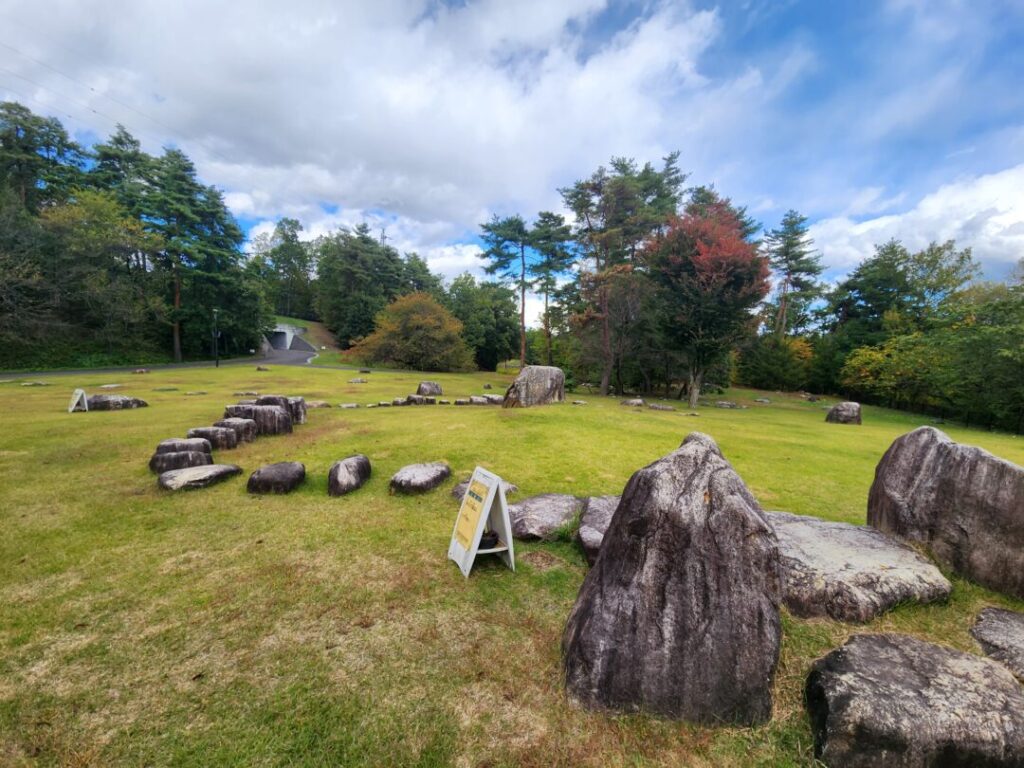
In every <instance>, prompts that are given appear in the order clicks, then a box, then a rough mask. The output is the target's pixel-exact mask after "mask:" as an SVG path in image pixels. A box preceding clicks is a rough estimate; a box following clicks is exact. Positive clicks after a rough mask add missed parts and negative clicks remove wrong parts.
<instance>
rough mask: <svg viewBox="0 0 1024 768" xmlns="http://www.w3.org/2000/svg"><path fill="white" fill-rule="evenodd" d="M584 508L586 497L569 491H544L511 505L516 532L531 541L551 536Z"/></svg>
mask: <svg viewBox="0 0 1024 768" xmlns="http://www.w3.org/2000/svg"><path fill="white" fill-rule="evenodd" d="M581 509H583V500H582V499H580V498H578V497H576V496H570V495H568V494H565V493H542V494H539V495H537V496H530V497H529V498H526V499H523V500H522V501H518V502H516V503H515V504H510V505H509V507H508V516H509V519H510V520H511V522H512V535H513V536H515V537H516V538H517V539H524V540H527V541H531V540H534V539H548V538H551V537H552V536H554V535H555V534H556V533H557V532H558V530H559V529H560V528H562V527H564V526H565V525H567V524H568V523H570V522H572V520H573V518H575V517H576V515H578V514H579V513H580V510H581Z"/></svg>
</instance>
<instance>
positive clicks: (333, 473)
mask: <svg viewBox="0 0 1024 768" xmlns="http://www.w3.org/2000/svg"><path fill="white" fill-rule="evenodd" d="M369 479H370V460H369V459H368V458H366V457H365V456H364V455H363V454H361V453H359V454H356V455H355V456H349V457H348V458H347V459H342V460H341V461H336V462H334V464H332V465H331V469H330V471H329V472H328V473H327V493H328V494H329V495H331V496H344V495H345V494H346V493H351V492H352V491H354V490H356V489H358V488H361V487H362V485H363V483H365V482H366V481H367V480H369Z"/></svg>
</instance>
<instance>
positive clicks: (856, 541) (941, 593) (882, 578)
mask: <svg viewBox="0 0 1024 768" xmlns="http://www.w3.org/2000/svg"><path fill="white" fill-rule="evenodd" d="M765 515H766V517H767V518H768V522H769V523H770V524H771V526H772V527H773V528H774V529H775V535H776V537H777V538H778V541H779V560H780V563H781V565H782V594H783V599H784V600H785V602H786V606H787V607H788V608H789V610H790V611H792V612H793V613H794V614H795V615H796V616H803V617H808V616H828V617H830V618H833V619H835V620H837V621H860V622H864V621H871V620H872V619H874V618H875V617H876V616H878V615H879V614H881V613H884V612H885V611H888V610H889V609H890V608H893V607H894V606H896V605H898V604H899V603H905V602H916V603H930V602H933V601H935V600H945V599H946V598H948V597H949V593H950V590H951V589H952V587H951V585H950V583H949V582H948V581H946V578H945V577H944V576H943V575H942V573H941V572H940V571H939V569H938V568H936V567H935V566H934V565H933V564H932V563H931V562H930V561H928V560H927V559H925V558H924V557H922V556H921V555H920V554H918V552H917V551H916V550H914V549H913V548H911V547H909V546H907V545H906V544H903V543H901V542H899V541H896V540H895V539H892V538H890V537H889V536H887V535H885V534H884V533H882V532H881V531H877V530H875V529H874V528H869V527H867V526H862V525H850V524H849V523H832V522H828V521H825V520H819V519H818V518H816V517H807V516H804V515H791V514H789V513H788V512H766V513H765Z"/></svg>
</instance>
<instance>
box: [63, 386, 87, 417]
mask: <svg viewBox="0 0 1024 768" xmlns="http://www.w3.org/2000/svg"><path fill="white" fill-rule="evenodd" d="M88 410H89V398H87V397H86V396H85V390H84V389H76V390H75V391H74V392H73V393H72V394H71V401H70V402H69V403H68V413H74V412H75V411H88Z"/></svg>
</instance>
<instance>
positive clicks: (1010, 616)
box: [971, 608, 1024, 682]
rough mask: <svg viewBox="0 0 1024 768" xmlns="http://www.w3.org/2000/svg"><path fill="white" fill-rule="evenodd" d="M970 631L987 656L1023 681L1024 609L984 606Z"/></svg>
mask: <svg viewBox="0 0 1024 768" xmlns="http://www.w3.org/2000/svg"><path fill="white" fill-rule="evenodd" d="M971 634H972V635H974V639H975V640H977V641H978V643H979V644H980V645H981V649H982V650H983V651H985V653H986V654H987V655H988V656H990V657H992V658H993V659H995V660H996V661H998V662H1000V663H1001V664H1004V665H1006V666H1007V667H1008V668H1009V670H1010V671H1011V672H1013V674H1015V675H1016V676H1017V677H1018V678H1020V680H1021V681H1022V682H1024V613H1018V612H1017V611H1008V610H1006V609H1005V608H986V609H985V610H983V611H982V612H981V613H980V614H978V620H977V622H976V623H975V624H974V626H973V627H971Z"/></svg>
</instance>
